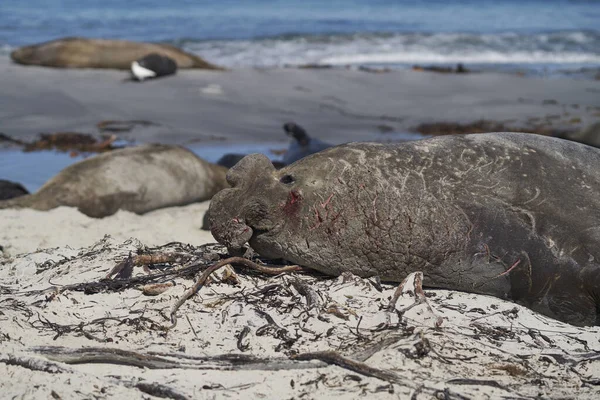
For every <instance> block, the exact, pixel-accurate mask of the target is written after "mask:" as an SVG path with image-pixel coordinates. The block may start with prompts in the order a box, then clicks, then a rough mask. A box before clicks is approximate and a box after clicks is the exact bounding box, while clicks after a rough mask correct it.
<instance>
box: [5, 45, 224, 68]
mask: <svg viewBox="0 0 600 400" xmlns="http://www.w3.org/2000/svg"><path fill="white" fill-rule="evenodd" d="M153 53H155V54H160V55H162V56H167V57H169V58H171V59H173V60H175V62H176V63H177V67H178V68H202V69H221V68H220V67H217V66H215V65H213V64H210V63H208V62H206V61H204V60H203V59H202V58H200V57H198V56H196V55H193V54H190V53H186V52H184V51H183V50H180V49H178V48H176V47H173V46H170V45H167V44H155V43H140V42H131V41H128V40H108V39H86V38H80V37H70V38H63V39H57V40H52V41H50V42H45V43H40V44H35V45H31V46H25V47H20V48H18V49H16V50H14V51H13V52H12V53H11V54H10V56H11V58H12V59H13V61H14V62H16V63H19V64H25V65H40V66H44V67H56V68H112V69H125V70H127V69H129V68H131V63H132V62H134V61H136V60H138V59H140V58H142V57H145V56H147V55H148V54H153Z"/></svg>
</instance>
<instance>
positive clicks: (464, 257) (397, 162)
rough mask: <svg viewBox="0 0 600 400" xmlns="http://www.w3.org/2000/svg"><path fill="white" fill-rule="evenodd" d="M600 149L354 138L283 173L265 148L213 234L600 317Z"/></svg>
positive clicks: (222, 204)
mask: <svg viewBox="0 0 600 400" xmlns="http://www.w3.org/2000/svg"><path fill="white" fill-rule="evenodd" d="M598 171H600V151H599V150H597V149H595V148H592V147H588V146H584V145H581V144H577V143H574V142H569V141H565V140H560V139H555V138H550V137H543V136H538V135H529V134H518V133H493V134H479V135H468V136H444V137H436V138H433V139H428V140H421V141H416V142H408V143H402V144H393V145H383V144H375V143H351V144H347V145H342V146H338V147H334V148H331V149H328V150H325V151H322V152H320V153H318V154H314V155H312V156H309V157H306V158H304V159H302V160H300V161H298V162H296V163H295V164H293V165H291V166H288V167H285V168H283V169H281V170H279V171H276V170H275V169H274V168H273V166H272V165H271V163H270V162H269V161H268V159H267V158H266V157H264V156H262V155H257V154H255V155H250V156H248V157H246V158H245V159H243V160H242V161H241V162H240V163H238V164H237V165H236V166H235V167H234V168H232V169H231V170H229V172H228V174H227V180H228V181H229V182H230V184H231V185H232V188H230V189H225V190H223V191H221V192H219V193H218V194H217V195H215V197H214V198H213V200H212V202H211V205H210V209H209V216H210V224H211V231H212V234H213V236H214V237H215V238H216V239H217V240H218V241H219V242H221V243H223V244H225V245H226V246H228V247H230V248H233V249H236V248H240V247H241V246H242V245H243V244H244V243H246V242H249V244H250V245H251V246H252V248H254V249H255V250H256V251H257V252H258V253H259V254H261V255H263V256H265V257H269V258H284V259H287V260H289V261H291V262H294V263H298V264H301V265H304V266H306V267H310V268H314V269H316V270H319V271H321V272H324V273H327V274H331V275H337V274H340V273H341V272H343V271H350V272H352V273H354V274H357V275H360V276H363V277H365V276H374V275H378V276H380V277H381V279H383V280H387V281H395V282H398V281H401V280H402V279H403V278H404V277H406V275H408V274H409V273H410V272H413V271H417V270H420V271H423V273H424V275H425V278H426V280H425V282H426V284H428V285H429V286H431V287H437V288H444V289H454V290H462V291H467V292H473V293H481V294H488V295H492V296H496V297H499V298H503V299H510V300H513V301H516V302H518V303H520V304H523V305H525V306H527V307H529V308H531V309H533V310H535V311H538V312H540V313H542V314H545V315H548V316H550V317H553V318H556V319H559V320H562V321H566V322H569V323H572V324H575V325H594V324H599V322H600V318H599V308H600V307H599V305H600V264H599V263H600V174H599V173H598Z"/></svg>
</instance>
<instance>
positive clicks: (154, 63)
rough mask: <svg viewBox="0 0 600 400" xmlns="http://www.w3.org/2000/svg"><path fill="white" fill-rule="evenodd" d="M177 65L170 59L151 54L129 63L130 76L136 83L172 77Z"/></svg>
mask: <svg viewBox="0 0 600 400" xmlns="http://www.w3.org/2000/svg"><path fill="white" fill-rule="evenodd" d="M175 72H177V63H175V60H173V59H172V58H170V57H167V56H163V55H160V54H156V53H152V54H148V55H147V56H145V57H142V58H140V59H139V60H136V61H134V62H132V63H131V75H132V76H133V77H134V79H136V80H138V81H140V82H141V81H143V80H145V79H153V78H159V77H161V76H167V75H173V74H175Z"/></svg>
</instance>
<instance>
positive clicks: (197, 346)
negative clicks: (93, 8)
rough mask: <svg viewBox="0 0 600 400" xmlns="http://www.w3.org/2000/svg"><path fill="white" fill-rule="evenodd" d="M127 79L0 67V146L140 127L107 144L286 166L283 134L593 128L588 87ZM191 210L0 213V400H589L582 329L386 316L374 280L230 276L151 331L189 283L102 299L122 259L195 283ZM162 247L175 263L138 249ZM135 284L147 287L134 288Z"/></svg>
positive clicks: (596, 90) (284, 73) (599, 364)
mask: <svg viewBox="0 0 600 400" xmlns="http://www.w3.org/2000/svg"><path fill="white" fill-rule="evenodd" d="M125 78H127V74H124V73H122V72H116V71H103V70H57V69H46V68H39V67H22V66H17V65H14V64H11V63H10V62H9V61H8V60H6V59H1V60H0V88H2V90H1V91H0V131H1V132H2V133H4V134H7V135H10V136H12V137H15V138H19V139H22V140H30V139H33V138H34V137H35V136H36V135H37V134H38V133H40V132H49V133H51V132H64V131H76V132H85V133H91V134H97V133H98V128H97V124H98V123H99V122H101V121H106V120H117V121H131V120H144V121H149V122H151V123H152V124H151V125H147V126H141V127H136V128H134V129H133V130H131V131H129V132H119V133H118V135H119V137H120V138H121V139H124V140H131V141H135V142H136V143H148V142H161V143H176V144H182V145H186V144H198V143H207V144H214V143H221V144H223V143H232V144H235V143H240V142H251V143H262V142H269V143H272V142H278V143H279V142H280V143H281V144H282V147H285V145H286V143H287V142H286V138H285V136H284V135H283V133H282V131H281V125H282V124H283V123H284V122H287V121H290V120H292V121H296V122H298V123H300V124H302V125H303V126H304V127H306V129H307V130H308V131H309V132H310V133H311V134H312V135H314V136H315V137H318V138H320V139H322V140H325V141H329V142H331V143H342V142H348V141H358V140H379V141H387V140H397V137H396V136H395V133H404V132H410V131H411V129H412V128H413V127H415V126H416V125H418V124H420V123H425V122H441V121H450V122H462V123H468V122H473V121H476V120H480V119H485V120H491V121H500V122H503V123H506V124H509V125H514V126H523V127H528V126H534V125H537V124H544V125H546V126H548V127H551V128H556V129H570V130H578V129H581V128H582V127H584V126H586V125H588V124H590V123H592V122H595V121H597V120H598V119H599V118H600V81H592V80H570V79H544V78H525V77H522V76H518V75H515V74H501V73H472V74H465V75H453V74H449V75H446V74H436V73H430V72H418V71H410V70H396V71H391V72H386V73H372V72H365V71H359V70H351V69H291V68H290V69H250V68H248V69H236V70H230V71H226V72H209V71H180V72H179V73H178V74H177V75H176V76H174V77H170V78H165V79H159V80H156V81H151V82H146V83H142V84H138V83H133V82H129V81H125V80H124V79H125ZM383 126H385V128H382V127H383ZM383 131H389V132H392V133H383ZM0 157H1V153H0ZM207 207H208V203H207V202H205V203H199V204H193V205H189V206H186V207H178V208H166V209H162V210H157V211H154V212H151V213H148V214H145V215H141V216H140V215H135V214H133V213H129V212H125V211H120V212H118V213H117V214H115V215H113V216H110V217H107V218H104V219H92V218H88V217H86V216H84V215H82V214H81V213H79V212H78V211H77V210H75V209H70V208H66V207H61V208H58V209H54V210H51V211H47V212H40V211H34V210H0V246H2V251H1V252H0V304H2V307H1V309H0V375H1V376H3V377H5V378H3V379H2V380H1V382H2V390H3V395H4V396H6V397H7V398H49V397H53V398H62V399H71V398H73V399H75V398H82V397H83V398H90V397H96V398H171V399H187V398H190V399H191V398H202V399H204V398H206V399H209V398H241V397H245V398H266V399H279V398H323V397H330V396H331V397H332V396H335V397H339V398H343V399H354V398H357V397H359V396H368V397H373V398H382V399H383V398H385V399H388V398H401V399H404V398H412V399H425V398H461V399H464V398H494V399H495V398H534V397H538V396H541V397H542V398H578V399H595V398H598V395H599V393H600V390H599V389H598V384H599V382H600V380H599V377H600V359H599V358H598V353H599V352H600V327H587V328H578V327H574V326H570V325H568V324H564V323H561V322H558V321H555V320H552V319H549V318H546V317H543V316H540V315H538V314H535V313H533V312H532V311H530V310H528V309H526V308H523V307H520V306H517V305H515V304H513V303H510V302H505V301H502V300H499V299H495V298H491V297H487V296H478V295H473V294H465V293H460V292H453V291H441V290H426V295H427V302H423V301H422V299H420V300H419V299H415V297H414V292H412V291H408V292H407V293H406V294H405V295H404V296H403V297H402V298H401V299H400V300H399V302H398V303H397V304H396V305H395V306H394V307H392V309H391V310H392V311H387V306H388V304H389V301H390V298H391V297H392V294H393V292H394V290H395V287H394V286H393V285H380V284H379V283H378V282H376V281H374V280H373V279H370V280H369V279H361V278H358V277H354V276H344V277H338V278H324V277H322V276H319V275H314V274H296V275H281V276H276V277H268V276H263V275H256V274H252V273H248V272H247V270H244V269H237V268H236V269H237V271H238V273H239V275H238V276H237V278H236V279H233V280H231V279H230V280H223V281H221V280H220V278H215V279H214V282H213V283H211V284H210V285H207V287H205V288H203V289H202V290H201V292H200V293H199V294H197V295H196V296H194V297H192V298H191V299H189V300H188V301H187V302H185V303H184V304H183V306H182V308H181V309H180V310H179V312H178V314H177V315H178V321H179V322H178V324H177V326H176V327H175V328H172V329H166V327H168V326H169V325H170V320H169V317H168V315H169V310H170V309H171V308H172V307H173V305H174V304H175V302H176V301H177V299H178V298H180V296H182V295H183V294H184V292H185V290H187V289H189V288H190V287H191V286H192V284H193V278H194V274H188V275H178V274H177V273H174V274H173V275H170V276H168V279H167V278H165V279H163V280H156V281H152V284H155V283H160V284H166V288H167V289H168V290H166V291H165V292H164V293H162V294H159V295H157V296H148V295H145V294H144V292H143V290H145V286H144V285H145V284H143V283H140V284H136V285H133V284H132V285H130V286H127V287H121V288H115V287H108V286H102V285H105V284H106V282H110V280H109V281H107V280H106V279H105V278H106V275H107V273H108V272H109V271H110V270H111V269H112V268H113V267H114V266H115V264H117V263H119V262H121V261H123V260H124V259H125V258H126V257H127V256H128V254H130V253H131V254H138V253H139V254H143V253H165V252H166V253H178V254H184V255H185V257H183V256H182V257H183V258H184V261H178V262H172V263H166V264H161V266H160V268H162V269H160V271H162V272H164V271H168V270H172V271H179V270H183V269H184V268H187V267H190V266H191V265H193V264H194V263H198V262H203V263H205V264H207V265H208V263H209V261H210V257H208V256H211V254H212V256H214V255H215V254H217V255H218V254H222V251H223V249H218V250H219V251H221V253H218V252H216V250H215V249H213V248H208V250H207V248H204V250H199V249H197V248H196V246H201V245H204V244H207V243H211V242H214V239H213V238H212V236H211V235H210V233H208V232H206V231H201V230H200V226H201V225H202V217H203V215H204V212H205V211H206V209H207ZM170 242H181V243H182V244H171V245H169V246H167V247H164V248H155V246H162V245H165V244H167V243H170ZM187 245H191V246H194V247H189V246H187ZM209 250H210V251H209ZM215 252H216V253H215ZM203 254H204V255H207V257H208V259H203V258H202V255H203ZM186 257H187V258H186ZM152 273H156V270H153V272H152ZM133 276H134V277H142V278H140V279H142V280H143V279H147V278H144V277H148V276H149V275H146V273H145V272H144V271H142V268H135V269H134V272H133ZM102 282H104V283H102ZM96 283H98V284H100V286H99V287H100V288H101V289H93V288H92V286H93V284H96ZM86 285H88V286H86ZM90 285H92V286H90ZM172 285H174V286H172ZM424 285H427V282H424ZM86 287H87V288H88V289H85V288H86ZM306 287H309V288H310V290H309V292H307V291H306V290H305V289H303V288H306ZM306 293H312V295H311V294H306ZM311 296H313V297H314V298H311ZM314 299H317V304H314V303H313V301H315V300H314ZM415 302H416V303H415ZM402 313H403V314H402ZM401 314H402V316H401V317H400V315H401ZM332 351H335V354H336V356H332V354H333V353H331V352H332ZM318 352H325V353H318ZM328 352H329V353H328ZM302 355H303V356H302ZM299 356H301V357H299ZM336 357H337V358H336ZM340 357H342V358H340ZM304 360H312V361H304ZM6 377H8V378H6Z"/></svg>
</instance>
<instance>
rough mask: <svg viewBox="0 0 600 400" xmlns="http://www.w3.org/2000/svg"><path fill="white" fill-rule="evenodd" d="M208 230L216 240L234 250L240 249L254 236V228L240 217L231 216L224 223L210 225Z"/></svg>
mask: <svg viewBox="0 0 600 400" xmlns="http://www.w3.org/2000/svg"><path fill="white" fill-rule="evenodd" d="M210 232H211V233H212V235H213V236H214V238H215V239H217V241H218V242H220V243H222V244H224V245H225V246H227V247H228V248H232V249H235V250H239V249H241V248H242V246H244V245H245V244H246V243H247V242H248V241H250V239H251V238H252V237H253V236H254V230H253V229H252V228H251V227H249V226H248V225H246V223H245V222H244V221H242V220H241V219H240V218H233V219H232V220H230V221H229V222H228V223H227V224H226V225H223V224H218V225H212V226H211V228H210Z"/></svg>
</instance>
